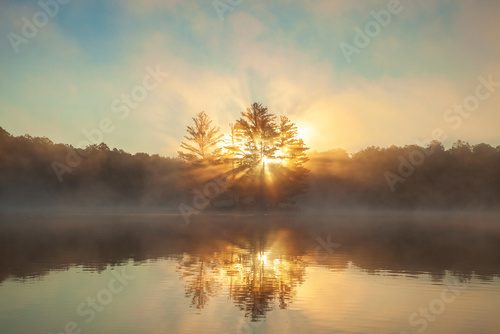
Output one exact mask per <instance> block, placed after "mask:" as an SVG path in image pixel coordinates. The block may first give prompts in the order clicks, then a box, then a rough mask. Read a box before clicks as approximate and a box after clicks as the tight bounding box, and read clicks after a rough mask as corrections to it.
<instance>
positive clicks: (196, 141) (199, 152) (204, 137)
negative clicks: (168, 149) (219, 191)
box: [178, 111, 223, 163]
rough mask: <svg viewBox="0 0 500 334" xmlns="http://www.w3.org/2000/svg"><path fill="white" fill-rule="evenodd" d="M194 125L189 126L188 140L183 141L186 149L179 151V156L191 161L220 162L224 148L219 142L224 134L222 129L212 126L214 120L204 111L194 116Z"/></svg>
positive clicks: (182, 144) (183, 146) (182, 145)
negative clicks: (221, 131) (221, 132)
mask: <svg viewBox="0 0 500 334" xmlns="http://www.w3.org/2000/svg"><path fill="white" fill-rule="evenodd" d="M193 122H194V126H188V127H187V132H188V135H186V136H184V138H185V139H186V140H187V142H182V143H181V148H182V149H183V150H184V151H178V154H179V157H180V158H181V159H182V160H184V161H186V162H189V163H199V162H208V163H220V162H221V159H222V149H221V147H219V144H220V143H221V141H222V137H223V135H222V134H220V129H219V128H218V127H216V126H212V120H210V118H209V117H208V115H207V114H206V113H205V112H204V111H203V112H201V113H199V114H198V115H196V117H193Z"/></svg>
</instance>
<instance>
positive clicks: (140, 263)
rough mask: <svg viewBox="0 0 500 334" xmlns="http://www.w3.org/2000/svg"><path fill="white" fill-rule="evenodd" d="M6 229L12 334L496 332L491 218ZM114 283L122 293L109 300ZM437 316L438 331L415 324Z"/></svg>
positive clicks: (499, 260)
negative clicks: (71, 330) (66, 331)
mask: <svg viewBox="0 0 500 334" xmlns="http://www.w3.org/2000/svg"><path fill="white" fill-rule="evenodd" d="M1 218H2V219H1V221H2V223H1V224H0V241H1V242H0V245H1V246H0V256H1V257H0V281H1V283H0V294H2V295H3V296H6V297H8V296H9V295H10V294H12V293H15V294H16V296H18V298H19V299H18V300H17V302H16V303H15V304H12V303H11V301H10V300H9V298H2V302H1V303H0V310H2V312H0V319H1V321H0V324H1V325H0V329H1V331H2V332H6V333H7V332H8V333H26V332H34V331H35V330H36V331H37V332H42V333H55V332H57V330H59V331H60V330H61V329H62V328H64V326H65V325H66V323H67V322H72V325H73V322H74V323H75V324H76V325H77V326H78V328H79V329H82V330H83V331H84V332H87V333H100V332H103V331H105V332H108V333H123V332H125V333H134V332H143V333H150V332H151V333H152V332H157V331H158V329H164V330H167V328H169V329H172V330H174V331H179V332H187V333H190V332H192V333H196V332H199V331H201V330H202V329H203V330H204V331H206V332H209V333H218V332H220V331H225V330H227V331H229V332H235V333H238V332H241V333H247V332H255V333H260V332H262V333H264V332H268V331H275V332H278V333H286V332H290V331H291V328H294V330H298V329H300V330H301V331H309V332H311V331H312V332H325V333H331V332H332V331H333V332H339V333H350V332H354V333H358V332H363V333H364V332H369V333H392V332H396V333H399V332H403V331H407V332H409V333H417V332H419V330H420V329H422V328H424V326H425V327H426V331H427V332H429V333H461V332H464V333H465V332H470V331H472V330H473V329H475V330H477V329H482V330H483V332H485V333H493V332H495V331H496V330H498V329H499V328H500V323H499V322H498V319H497V318H498V317H497V316H496V313H495V308H494V307H493V306H494V305H495V304H496V303H497V301H498V297H500V279H499V275H500V225H499V224H498V223H499V219H500V216H499V215H498V214H496V213H486V212H485V213H481V214H478V213H466V212H462V213H455V214H451V213H437V212H434V213H429V212H420V213H407V212H406V213H405V212H381V211H379V212H363V213H361V212H358V213H352V212H350V213H346V212H344V213H336V214H332V213H316V214H298V213H285V214H284V213H259V214H254V213H212V214H201V215H197V216H193V217H192V221H191V222H190V223H186V222H185V221H184V219H183V218H182V217H181V216H180V215H177V214H152V213H151V214H123V215H102V214H101V215H92V214H82V213H78V214H67V213H66V214H58V215H48V214H36V215H2V217H1ZM124 270H125V271H124ZM120 275H125V278H126V279H123V278H122V279H123V280H124V281H125V285H124V287H123V289H118V290H119V292H117V293H111V292H109V291H108V290H109V288H108V287H109V286H111V285H110V281H111V280H113V279H115V277H120ZM84 282H85V283H84ZM113 282H114V281H113ZM55 287H57V291H59V292H58V293H57V294H54V292H55V291H56V290H54V288H55ZM448 290H449V291H451V292H450V295H449V296H448V295H447V294H444V293H443V291H448ZM103 291H104V292H103ZM106 291H108V292H109V293H108V294H106V293H105V292H106ZM452 292H453V293H454V294H451V293H452ZM441 295H443V296H447V297H450V296H455V295H456V297H454V298H453V301H452V302H447V301H443V300H442V299H441V298H442V297H441ZM110 296H111V297H110ZM87 298H90V299H87ZM106 298H108V299H111V301H109V300H108V299H106ZM448 299H450V300H451V297H450V298H448ZM448 299H446V300H448ZM91 301H93V302H95V303H96V304H91V303H90V302H91ZM441 304H442V305H441ZM82 305H83V306H82ZM92 305H93V306H92ZM429 305H430V306H429ZM436 305H437V306H436ZM441 306H443V307H444V308H445V310H444V311H441V310H440V309H439V308H437V309H436V310H437V311H436V310H434V309H433V308H436V307H441ZM429 307H431V309H430V311H428V312H431V313H430V316H432V321H431V320H429V319H431V318H429V319H427V318H426V317H425V313H423V314H420V313H419V312H420V311H419V310H420V309H422V308H424V310H425V309H427V308H429ZM101 308H102V310H101ZM14 310H17V311H16V312H14ZM434 311H436V312H438V311H439V312H438V313H436V314H434V313H433V312H434ZM26 314H33V315H35V314H36V316H33V317H29V316H28V318H26ZM19 317H24V319H29V320H30V321H20V318H19ZM410 318H411V319H410Z"/></svg>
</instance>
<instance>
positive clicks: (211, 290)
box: [179, 256, 220, 309]
mask: <svg viewBox="0 0 500 334" xmlns="http://www.w3.org/2000/svg"><path fill="white" fill-rule="evenodd" d="M179 268H180V271H181V272H182V277H183V278H184V280H185V281H186V288H185V295H186V297H190V298H191V305H192V306H194V307H196V308H197V309H202V308H203V307H204V306H205V305H206V304H207V302H208V299H209V298H210V297H213V296H215V294H216V293H217V290H218V288H219V286H220V282H218V281H217V279H216V275H215V273H216V270H217V265H215V264H214V262H212V261H210V259H208V260H207V259H205V258H193V257H191V256H185V257H184V258H182V259H181V262H180V264H179Z"/></svg>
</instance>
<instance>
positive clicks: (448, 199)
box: [0, 128, 500, 209]
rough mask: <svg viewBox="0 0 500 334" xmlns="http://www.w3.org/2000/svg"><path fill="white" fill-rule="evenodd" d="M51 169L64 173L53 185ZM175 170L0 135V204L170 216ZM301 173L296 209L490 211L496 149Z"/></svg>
mask: <svg viewBox="0 0 500 334" xmlns="http://www.w3.org/2000/svg"><path fill="white" fill-rule="evenodd" d="M75 154H76V155H77V156H78V157H80V158H79V159H77V158H75ZM69 156H72V157H73V158H72V159H70V160H74V161H72V163H68V157H69ZM54 163H56V165H57V163H61V164H63V165H64V166H65V167H64V168H63V169H62V170H63V171H64V173H63V174H62V175H61V179H59V178H58V174H57V173H56V171H57V170H59V172H61V169H60V166H59V168H57V167H56V168H55V169H54V166H55V165H54ZM185 164H186V162H185V161H182V160H181V159H178V158H167V157H161V156H158V155H148V154H144V153H137V154H129V153H126V152H124V151H122V150H119V149H116V148H115V149H110V148H109V147H108V146H106V145H105V144H100V145H90V146H88V147H86V148H74V147H72V146H70V145H64V144H54V143H53V142H51V141H50V140H49V139H47V138H35V137H31V136H28V135H25V136H19V137H15V136H12V135H10V134H9V133H7V132H6V131H5V130H3V129H1V128H0V204H1V205H2V206H4V207H5V206H11V205H16V204H20V205H23V206H35V205H48V204H60V205H68V204H71V205H75V206H86V205H96V206H115V205H123V206H127V207H130V206H134V207H136V206H145V207H149V206H158V207H163V208H172V209H177V208H178V206H179V204H180V203H182V202H185V201H186V200H189V199H190V198H191V197H192V192H193V189H192V186H193V185H191V184H189V182H185V181H186V179H185ZM305 166H306V167H307V168H308V169H309V170H310V173H309V177H308V179H307V182H308V183H309V187H308V190H307V192H306V193H304V194H302V195H301V197H299V198H297V199H296V200H295V201H296V203H297V206H298V207H301V208H318V207H321V208H346V207H351V206H363V207H371V208H403V209H406V208H443V209H447V208H463V209H466V208H497V207H499V206H500V147H492V146H490V145H488V144H478V145H474V146H471V145H469V144H467V143H465V142H461V141H459V142H457V143H455V144H454V145H453V146H452V147H451V148H449V149H445V148H444V147H443V146H442V145H441V144H440V143H437V142H434V143H431V144H430V145H429V146H427V147H420V146H414V145H411V146H405V147H396V146H392V147H389V148H378V147H369V148H367V149H365V150H362V151H360V152H358V153H355V154H353V155H349V154H347V153H346V152H345V151H342V150H333V151H328V152H323V153H313V154H310V160H309V161H308V162H307V163H306V164H305ZM207 209H209V208H207Z"/></svg>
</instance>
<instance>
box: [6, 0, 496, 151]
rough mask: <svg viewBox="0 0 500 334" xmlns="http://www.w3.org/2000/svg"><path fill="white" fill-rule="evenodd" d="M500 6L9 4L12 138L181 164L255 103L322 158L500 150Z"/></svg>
mask: <svg viewBox="0 0 500 334" xmlns="http://www.w3.org/2000/svg"><path fill="white" fill-rule="evenodd" d="M498 17H500V1H495V0H491V1H489V0H478V1H467V0H441V1H424V0H400V1H398V0H390V1H387V0H386V1H380V0H366V1H352V0H329V1H327V0H301V1H298V0H297V1H294V0H273V1H264V0H252V1H250V0H215V1H212V0H207V1H202V0H193V1H191V0H185V1H181V0H142V1H135V0H121V1H118V0H108V1H97V0H85V1H84V0H41V1H40V2H38V1H28V0H18V1H14V0H2V1H1V2H0V126H1V127H3V128H4V129H5V130H7V131H8V132H10V133H12V134H14V135H23V134H30V135H33V136H43V137H48V138H50V139H51V140H53V141H54V142H58V143H68V144H71V145H74V146H80V147H82V146H85V145H86V144H88V143H89V141H99V142H101V141H102V142H105V143H106V144H108V146H110V147H117V148H122V149H124V150H126V151H129V152H133V153H135V152H147V153H158V154H161V155H167V156H169V155H174V154H175V152H176V151H177V149H178V148H179V143H180V140H181V139H182V136H183V135H184V134H185V128H186V126H187V125H189V124H190V121H191V117H193V116H194V115H195V114H196V113H198V112H200V111H206V112H207V113H208V114H209V115H210V116H211V117H212V118H213V120H214V123H215V124H217V125H218V126H220V127H221V130H222V131H223V132H227V129H228V126H229V123H230V122H234V120H236V119H237V118H238V117H239V115H240V113H241V111H243V110H244V109H245V108H246V107H247V106H249V105H250V104H251V103H253V102H261V103H263V104H264V105H266V106H268V107H269V109H270V111H271V112H273V113H276V114H286V115H287V116H289V117H290V118H291V119H292V120H293V121H295V122H296V123H297V124H298V126H299V128H300V133H301V136H302V137H303V138H304V139H305V141H306V144H307V145H308V146H309V147H310V148H311V149H312V150H313V151H325V150H329V149H334V148H343V149H346V150H347V151H348V152H356V151H358V150H360V149H363V148H365V147H367V146H381V147H385V146H390V145H407V144H422V145H424V144H426V143H428V142H429V141H430V140H432V139H438V140H441V141H442V142H443V143H444V144H445V145H446V146H449V145H451V144H452V143H453V142H454V141H456V140H457V139H462V140H466V141H468V142H470V143H471V144H476V143H480V142H487V143H490V144H492V145H494V146H496V145H500V131H499V125H500V113H499V112H500V108H499V107H500V41H499V40H498V31H500V20H499V19H498Z"/></svg>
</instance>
